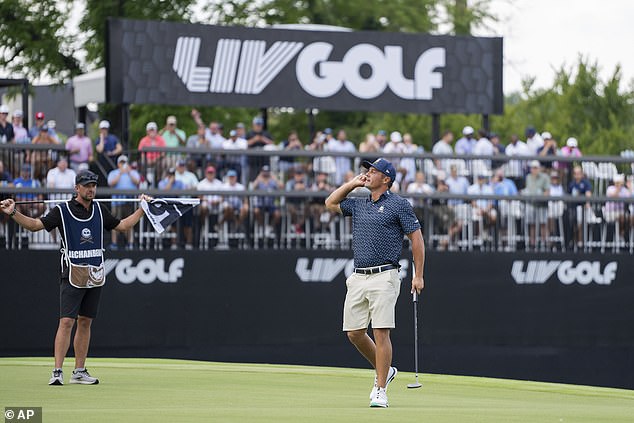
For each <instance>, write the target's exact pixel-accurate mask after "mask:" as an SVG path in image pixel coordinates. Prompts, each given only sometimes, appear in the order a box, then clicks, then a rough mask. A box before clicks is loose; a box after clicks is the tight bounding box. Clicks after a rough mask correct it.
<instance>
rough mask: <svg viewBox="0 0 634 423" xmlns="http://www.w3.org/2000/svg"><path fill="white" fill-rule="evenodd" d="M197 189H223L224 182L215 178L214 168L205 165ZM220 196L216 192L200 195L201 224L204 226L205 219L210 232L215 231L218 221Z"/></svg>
mask: <svg viewBox="0 0 634 423" xmlns="http://www.w3.org/2000/svg"><path fill="white" fill-rule="evenodd" d="M196 189H197V190H198V191H223V190H224V189H225V186H224V184H223V183H222V181H221V180H219V179H218V178H217V172H216V168H215V167H213V166H207V168H206V169H205V177H204V178H203V179H202V180H201V181H200V182H198V184H197V185H196ZM222 201H223V199H222V197H221V196H220V195H218V194H202V195H201V196H200V207H199V209H198V210H199V212H200V214H199V217H200V223H201V226H202V227H204V224H205V221H207V223H208V228H209V231H210V232H212V231H213V232H217V231H218V227H217V225H218V224H219V223H220V205H221V204H222Z"/></svg>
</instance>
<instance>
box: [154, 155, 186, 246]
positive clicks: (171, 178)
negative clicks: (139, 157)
mask: <svg viewBox="0 0 634 423" xmlns="http://www.w3.org/2000/svg"><path fill="white" fill-rule="evenodd" d="M158 189H160V190H162V191H181V190H184V189H185V186H184V185H183V183H182V182H181V181H179V180H177V179H176V168H174V167H170V168H168V169H167V170H166V171H165V173H164V175H163V179H161V180H160V181H159V182H158ZM190 213H191V211H190ZM190 213H187V214H188V215H189V216H190V218H191V214H190ZM183 217H184V216H183ZM181 220H182V219H179V220H178V221H177V222H176V224H173V225H170V227H169V228H168V231H169V232H171V233H173V236H172V239H171V241H168V240H166V239H163V241H168V242H167V244H165V243H164V244H163V247H164V248H166V247H168V246H169V247H170V248H171V249H172V250H177V249H178V242H179V240H178V227H179V225H180V224H181V223H182V222H181Z"/></svg>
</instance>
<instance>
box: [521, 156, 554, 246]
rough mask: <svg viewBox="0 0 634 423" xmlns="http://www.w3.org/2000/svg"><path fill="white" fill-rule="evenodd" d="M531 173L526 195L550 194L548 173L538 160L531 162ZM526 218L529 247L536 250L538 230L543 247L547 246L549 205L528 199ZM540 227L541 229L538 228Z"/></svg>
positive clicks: (527, 180)
mask: <svg viewBox="0 0 634 423" xmlns="http://www.w3.org/2000/svg"><path fill="white" fill-rule="evenodd" d="M529 168H530V173H529V174H528V175H526V187H525V188H524V189H523V190H522V194H524V195H531V196H533V195H541V196H548V195H550V180H549V179H548V175H546V174H545V173H544V172H542V166H541V164H540V163H539V162H538V161H537V160H533V161H531V162H530V164H529ZM525 218H526V222H527V223H528V232H529V249H530V250H536V248H537V239H536V231H537V232H539V233H541V246H542V249H544V248H545V247H546V242H547V240H548V206H547V202H545V201H528V202H527V203H526V209H525ZM538 228H539V229H538Z"/></svg>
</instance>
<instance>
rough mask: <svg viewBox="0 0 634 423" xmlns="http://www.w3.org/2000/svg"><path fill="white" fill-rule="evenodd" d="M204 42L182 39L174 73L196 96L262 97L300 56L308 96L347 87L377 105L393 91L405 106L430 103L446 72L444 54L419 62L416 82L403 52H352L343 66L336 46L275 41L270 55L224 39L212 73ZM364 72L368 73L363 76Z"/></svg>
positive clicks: (365, 47) (261, 47)
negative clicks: (204, 59)
mask: <svg viewBox="0 0 634 423" xmlns="http://www.w3.org/2000/svg"><path fill="white" fill-rule="evenodd" d="M200 47H201V39H200V38H198V37H179V38H178V40H177V42H176V50H175V52H174V61H173V64H172V69H173V70H174V71H175V72H176V74H177V75H178V77H179V78H180V80H181V81H182V82H183V84H185V86H186V87H187V89H188V90H189V91H191V92H201V93H202V92H212V93H227V94H228V93H235V94H252V95H256V94H260V93H261V92H262V91H263V90H264V89H265V88H266V87H267V86H268V85H269V83H270V82H271V81H273V80H274V79H275V78H276V77H277V76H278V75H279V73H280V72H281V71H282V70H283V69H284V67H285V66H286V65H288V63H289V62H290V61H291V60H293V58H295V56H297V65H296V67H295V73H296V77H297V81H298V82H299V85H300V86H301V87H302V89H303V90H304V91H306V92H307V93H308V94H310V95H312V96H314V97H318V98H326V97H331V96H333V95H335V94H336V93H338V92H339V91H340V90H341V89H342V88H343V87H344V86H345V88H346V89H347V90H348V91H349V92H350V93H351V94H352V95H354V96H355V97H357V98H360V99H372V98H376V97H378V96H380V95H381V94H382V93H383V92H384V91H385V90H386V89H387V88H389V89H390V90H391V91H392V92H393V93H394V94H395V95H396V96H398V97H400V98H402V99H405V100H431V99H432V96H433V89H434V88H436V89H440V88H442V86H443V79H442V74H441V73H440V72H439V71H437V70H436V69H437V68H442V67H444V66H445V49H444V48H442V47H434V48H430V49H428V50H426V51H424V52H423V53H422V54H421V55H420V56H419V57H418V59H417V60H416V64H415V66H414V69H413V70H414V72H413V75H414V78H413V79H407V78H406V77H405V76H404V75H403V48H402V47H401V46H385V48H384V49H380V48H379V47H376V46H374V45H372V44H365V43H362V44H357V45H355V46H353V47H351V48H350V49H349V50H348V51H347V52H346V53H345V55H344V56H343V59H342V60H341V61H331V60H329V59H330V55H331V53H332V51H333V49H334V46H333V45H332V44H330V43H327V42H315V43H311V44H308V45H304V43H302V42H294V41H276V42H274V43H273V44H272V45H271V46H270V47H269V48H268V50H267V49H266V42H265V41H263V40H238V39H227V38H222V39H220V40H218V43H217V45H216V54H215V59H214V66H213V70H212V68H210V67H205V66H198V59H199V55H200ZM362 68H365V69H367V70H368V71H369V72H364V74H367V75H362V74H361V73H362Z"/></svg>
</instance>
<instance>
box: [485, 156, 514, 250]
mask: <svg viewBox="0 0 634 423" xmlns="http://www.w3.org/2000/svg"><path fill="white" fill-rule="evenodd" d="M492 186H493V194H495V195H500V196H516V195H517V194H518V191H517V186H516V185H515V182H513V181H512V180H511V179H509V178H505V177H504V170H503V169H502V168H500V169H497V170H496V171H495V173H494V174H493V180H492ZM494 203H495V204H496V208H497V210H498V214H499V216H500V218H499V219H498V222H499V223H498V241H499V242H500V244H501V245H502V247H504V248H505V249H506V250H507V251H508V250H513V249H514V247H513V244H514V242H515V240H514V239H512V238H510V237H508V236H507V234H508V231H509V229H511V230H513V229H514V226H515V220H516V219H518V218H519V217H520V210H521V207H520V203H519V202H518V201H509V200H496V201H494ZM514 232H515V231H514V230H513V232H512V233H514ZM512 243H513V244H512Z"/></svg>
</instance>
